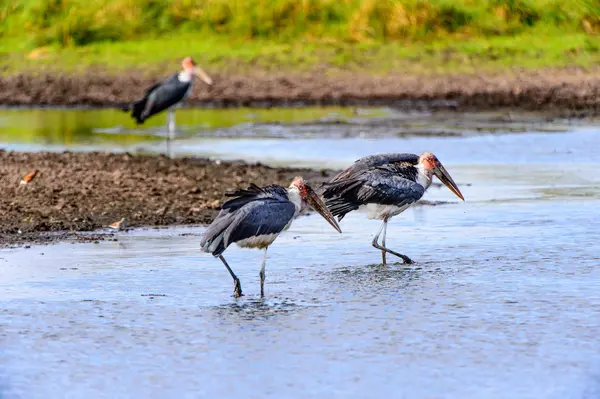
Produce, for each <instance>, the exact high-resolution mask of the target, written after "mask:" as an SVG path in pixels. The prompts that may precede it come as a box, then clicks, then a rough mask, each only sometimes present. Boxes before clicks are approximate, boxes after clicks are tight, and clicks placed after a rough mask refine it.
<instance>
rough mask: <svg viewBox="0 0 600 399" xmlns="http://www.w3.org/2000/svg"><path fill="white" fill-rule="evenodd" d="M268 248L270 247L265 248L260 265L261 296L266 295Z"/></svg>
mask: <svg viewBox="0 0 600 399" xmlns="http://www.w3.org/2000/svg"><path fill="white" fill-rule="evenodd" d="M267 249H269V247H267V248H265V253H264V254H263V259H262V263H261V265H260V273H259V274H258V275H259V276H260V297H261V298H262V297H264V296H265V264H266V263H267Z"/></svg>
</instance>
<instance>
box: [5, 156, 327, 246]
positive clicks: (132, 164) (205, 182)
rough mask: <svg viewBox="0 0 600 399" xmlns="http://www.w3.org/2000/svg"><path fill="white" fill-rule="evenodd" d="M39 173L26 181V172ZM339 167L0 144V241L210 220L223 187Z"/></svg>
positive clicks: (92, 235) (315, 176)
mask: <svg viewBox="0 0 600 399" xmlns="http://www.w3.org/2000/svg"><path fill="white" fill-rule="evenodd" d="M36 169H37V170H38V171H39V173H38V175H37V176H36V177H35V178H34V179H33V180H32V181H31V182H30V183H29V184H27V185H20V184H19V182H20V180H21V179H22V178H23V176H25V175H26V174H27V173H29V172H31V171H33V170H36ZM333 173H334V172H333V171H328V170H322V171H316V170H310V169H292V168H289V169H288V168H272V167H269V166H265V165H261V164H246V163H243V162H220V161H211V160H208V159H198V158H180V159H169V158H166V157H164V156H138V155H136V156H133V155H130V154H109V153H100V152H91V153H71V152H64V153H49V152H40V153H20V152H8V151H3V150H0V189H1V192H2V196H0V247H6V246H14V245H28V244H38V243H53V242H57V241H73V242H78V241H95V240H99V239H105V238H112V237H113V233H114V231H113V230H111V229H108V228H107V226H108V225H110V224H111V223H113V222H116V221H118V220H120V219H121V218H123V217H124V218H126V226H127V227H128V228H132V227H142V226H143V227H151V226H168V225H189V224H206V223H210V222H211V221H212V219H213V218H214V216H215V215H216V214H217V212H218V210H219V207H220V204H221V202H222V200H223V199H224V198H225V197H224V193H225V192H227V191H230V190H233V189H236V188H238V187H243V186H246V185H247V184H248V183H250V182H254V183H256V184H259V185H263V184H270V183H277V184H282V185H285V186H287V185H288V184H289V183H290V181H291V180H292V179H293V178H294V176H296V175H302V176H304V177H305V178H306V179H307V180H308V181H309V182H311V183H313V184H315V185H316V186H318V185H319V183H320V182H322V181H325V180H326V179H328V178H329V177H330V176H332V174H333Z"/></svg>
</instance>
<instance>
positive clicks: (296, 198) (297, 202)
mask: <svg viewBox="0 0 600 399" xmlns="http://www.w3.org/2000/svg"><path fill="white" fill-rule="evenodd" d="M287 195H288V198H289V200H290V202H291V203H292V204H294V206H295V207H296V215H297V214H298V213H300V211H301V210H302V198H301V197H300V190H298V187H296V186H292V187H290V188H288V189H287Z"/></svg>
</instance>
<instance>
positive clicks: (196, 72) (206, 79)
mask: <svg viewBox="0 0 600 399" xmlns="http://www.w3.org/2000/svg"><path fill="white" fill-rule="evenodd" d="M194 75H196V76H198V77H199V78H200V79H201V80H202V81H203V82H204V83H206V84H207V85H209V86H210V85H212V83H213V81H212V79H211V78H210V76H208V75H207V74H206V72H204V71H203V70H202V68H200V67H197V66H195V67H194Z"/></svg>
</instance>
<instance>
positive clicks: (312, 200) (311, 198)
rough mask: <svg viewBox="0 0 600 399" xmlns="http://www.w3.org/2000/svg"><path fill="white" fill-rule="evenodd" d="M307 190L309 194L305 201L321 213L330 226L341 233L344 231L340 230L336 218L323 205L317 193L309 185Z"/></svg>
mask: <svg viewBox="0 0 600 399" xmlns="http://www.w3.org/2000/svg"><path fill="white" fill-rule="evenodd" d="M306 189H307V191H308V193H307V194H306V198H305V201H306V203H307V204H308V206H310V207H311V208H312V209H314V210H315V211H317V212H319V215H321V216H323V218H324V219H325V220H327V222H329V224H330V225H332V226H333V228H334V229H336V230H337V231H338V232H339V233H341V232H342V229H340V226H339V225H338V223H337V222H336V221H335V217H334V216H333V215H332V214H331V212H330V211H329V209H328V208H327V206H326V205H325V204H324V203H323V200H321V198H320V197H319V196H318V195H317V193H315V192H314V190H313V189H312V188H310V187H309V186H308V184H307V185H306Z"/></svg>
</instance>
